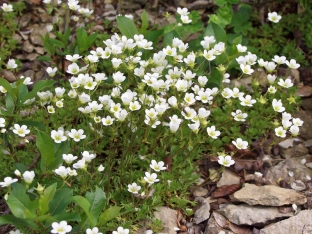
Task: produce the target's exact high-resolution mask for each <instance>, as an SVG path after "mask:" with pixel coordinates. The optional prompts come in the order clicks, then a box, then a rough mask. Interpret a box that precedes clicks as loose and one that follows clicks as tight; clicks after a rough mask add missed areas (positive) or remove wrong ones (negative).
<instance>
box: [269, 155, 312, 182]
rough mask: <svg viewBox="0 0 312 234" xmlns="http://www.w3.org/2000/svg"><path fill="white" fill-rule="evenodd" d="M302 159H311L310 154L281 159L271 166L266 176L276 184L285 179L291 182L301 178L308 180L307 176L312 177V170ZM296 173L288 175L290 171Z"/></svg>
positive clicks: (304, 180)
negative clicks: (291, 175)
mask: <svg viewBox="0 0 312 234" xmlns="http://www.w3.org/2000/svg"><path fill="white" fill-rule="evenodd" d="M302 159H306V161H307V162H308V161H309V156H308V155H307V156H303V157H299V158H289V159H286V160H284V161H281V162H280V163H279V164H277V165H275V166H273V167H270V168H269V170H268V172H267V174H266V176H265V178H266V179H267V180H268V181H270V182H271V183H272V184H274V185H278V182H279V180H281V179H283V180H285V181H286V182H287V183H291V182H293V181H295V180H301V181H303V182H307V178H306V176H307V175H309V176H310V177H312V170H311V169H309V168H308V167H306V166H305V165H303V164H302V163H301V160H302ZM289 171H292V172H293V173H294V176H293V177H290V176H289V175H288V172H289Z"/></svg>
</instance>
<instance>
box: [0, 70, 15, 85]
mask: <svg viewBox="0 0 312 234" xmlns="http://www.w3.org/2000/svg"><path fill="white" fill-rule="evenodd" d="M1 76H2V77H4V79H6V80H7V81H9V82H10V83H13V82H15V81H17V78H16V76H15V75H14V74H13V72H11V71H9V70H2V71H0V77H1Z"/></svg>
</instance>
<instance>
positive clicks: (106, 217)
mask: <svg viewBox="0 0 312 234" xmlns="http://www.w3.org/2000/svg"><path fill="white" fill-rule="evenodd" d="M120 210H121V207H119V206H112V207H110V208H108V209H107V210H105V211H104V212H103V213H102V214H101V216H100V220H99V225H103V224H105V223H107V222H108V221H110V220H112V219H114V218H116V217H118V216H119V215H120Z"/></svg>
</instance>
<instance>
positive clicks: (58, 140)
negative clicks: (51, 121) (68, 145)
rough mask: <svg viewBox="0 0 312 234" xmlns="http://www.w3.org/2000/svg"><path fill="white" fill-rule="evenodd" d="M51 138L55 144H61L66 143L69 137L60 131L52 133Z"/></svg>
mask: <svg viewBox="0 0 312 234" xmlns="http://www.w3.org/2000/svg"><path fill="white" fill-rule="evenodd" d="M51 138H52V139H53V140H54V142H55V143H61V142H62V141H66V140H67V137H66V136H65V134H64V131H63V130H61V129H58V130H57V131H55V130H52V131H51Z"/></svg>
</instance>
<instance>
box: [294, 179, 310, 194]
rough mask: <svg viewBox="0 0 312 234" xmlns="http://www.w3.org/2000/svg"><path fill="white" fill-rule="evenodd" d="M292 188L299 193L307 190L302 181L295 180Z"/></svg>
mask: <svg viewBox="0 0 312 234" xmlns="http://www.w3.org/2000/svg"><path fill="white" fill-rule="evenodd" d="M290 187H291V188H292V189H293V190H296V191H298V192H300V191H303V190H305V189H306V188H307V187H306V186H305V184H304V183H303V182H302V181H301V180H295V181H294V182H292V183H291V184H290Z"/></svg>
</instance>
